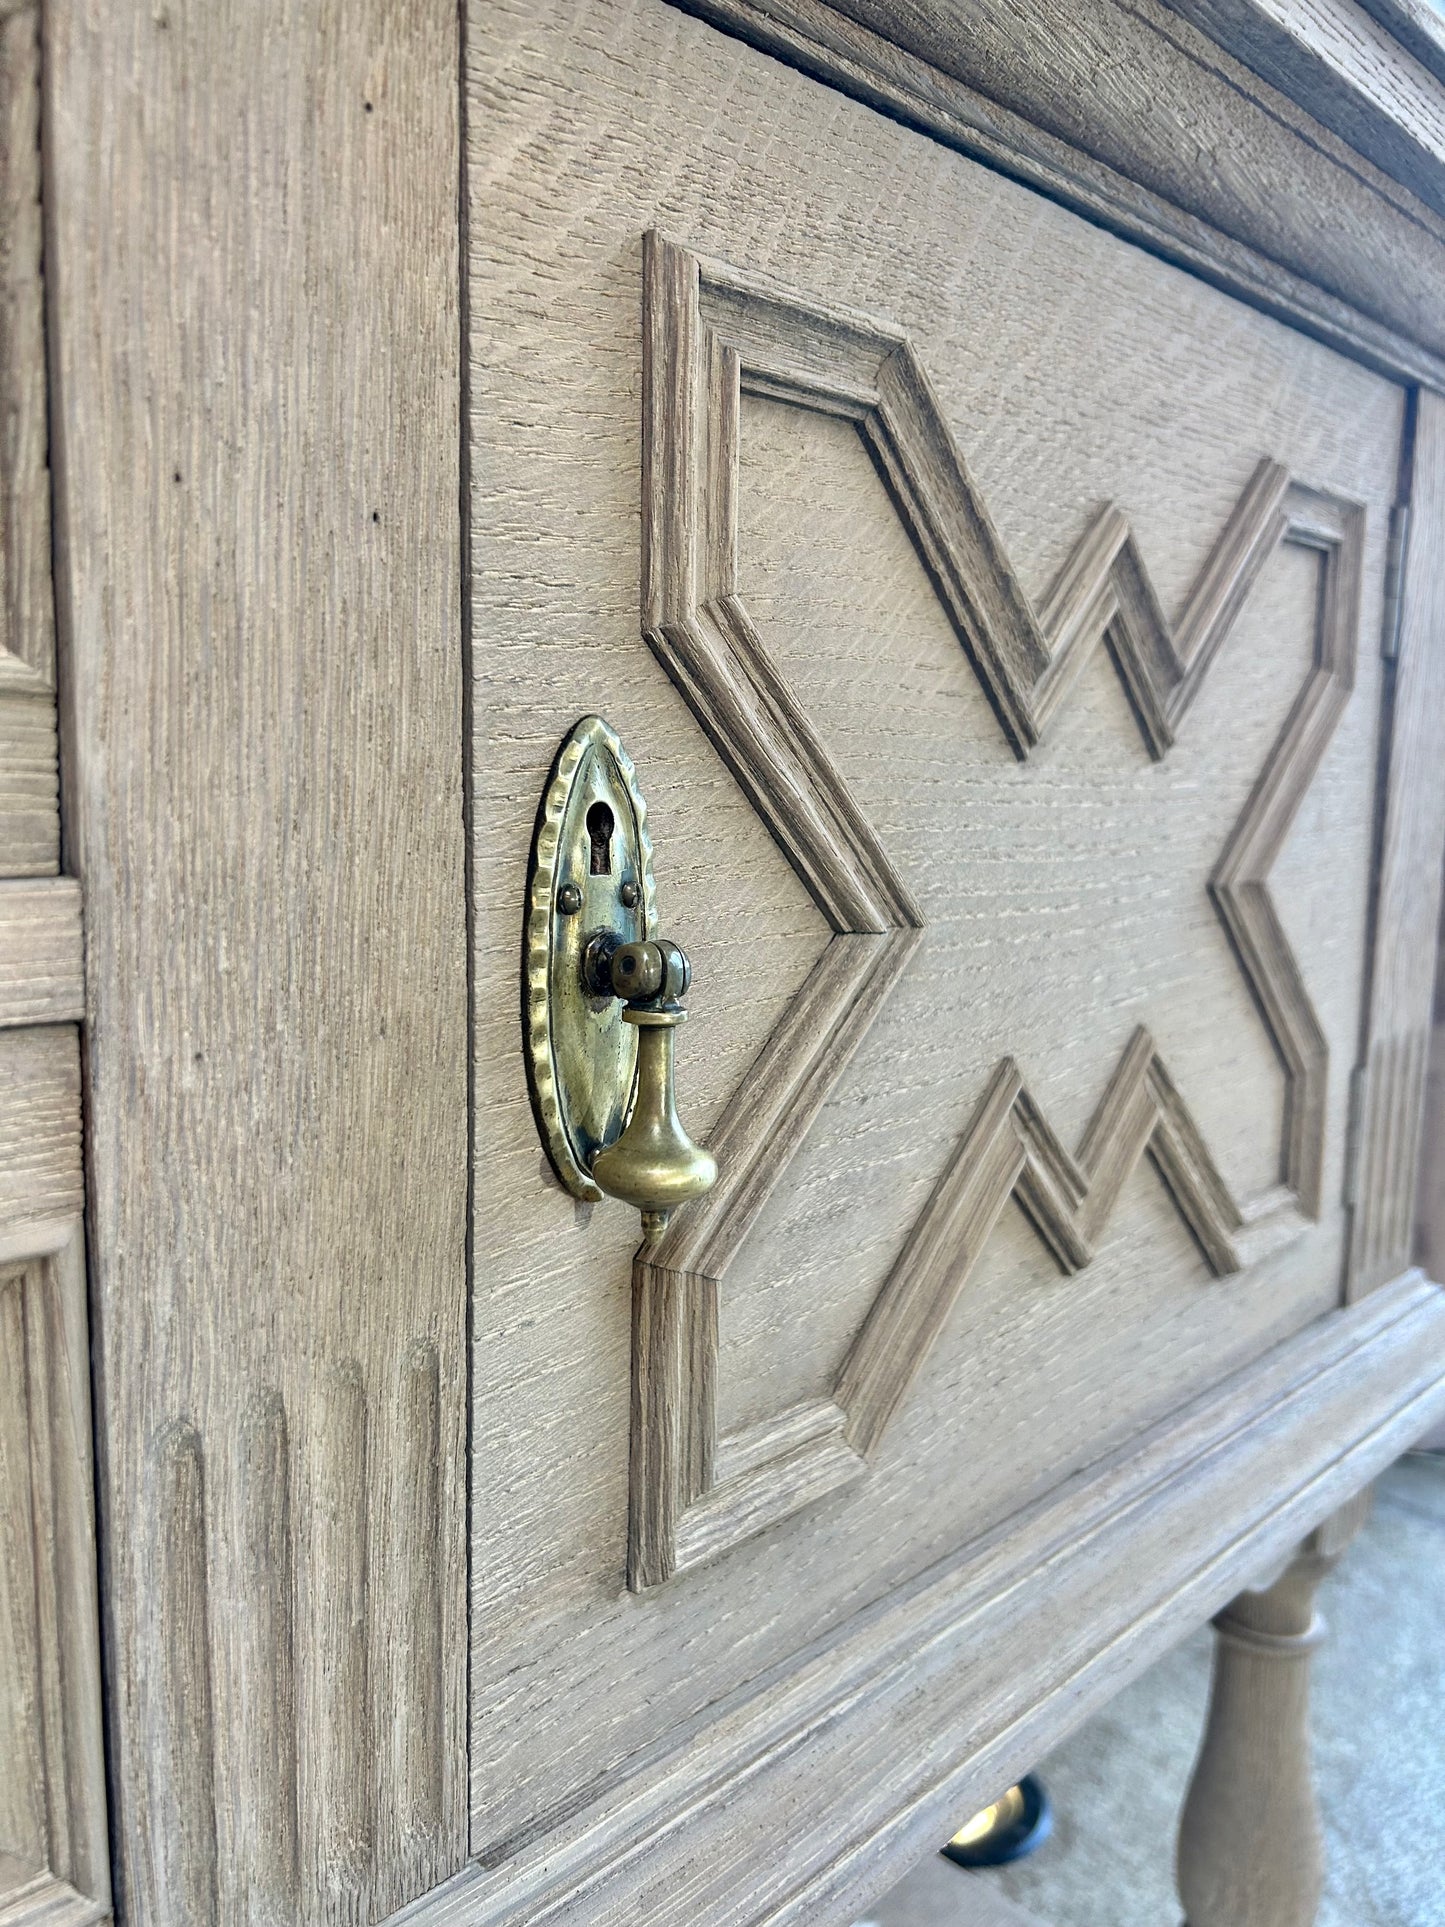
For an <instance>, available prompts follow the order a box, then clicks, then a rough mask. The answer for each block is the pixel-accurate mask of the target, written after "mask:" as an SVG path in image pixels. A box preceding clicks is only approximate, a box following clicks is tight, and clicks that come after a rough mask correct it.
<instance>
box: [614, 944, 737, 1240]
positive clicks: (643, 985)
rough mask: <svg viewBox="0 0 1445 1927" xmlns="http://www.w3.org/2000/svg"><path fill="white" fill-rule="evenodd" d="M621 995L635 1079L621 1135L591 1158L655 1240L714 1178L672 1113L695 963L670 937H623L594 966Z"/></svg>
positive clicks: (706, 1156)
mask: <svg viewBox="0 0 1445 1927" xmlns="http://www.w3.org/2000/svg"><path fill="white" fill-rule="evenodd" d="M593 968H594V970H595V971H597V973H598V974H599V975H600V974H601V972H602V971H603V970H605V972H606V980H607V982H608V983H609V985H610V988H611V990H612V993H613V995H614V996H616V997H620V998H621V999H622V1001H623V1011H622V1018H623V1022H624V1023H628V1024H635V1025H636V1026H637V1078H636V1082H635V1084H634V1085H633V1098H632V1115H631V1116H630V1117H629V1118H628V1120H627V1124H626V1126H625V1127H624V1129H623V1131H622V1133H621V1135H620V1136H619V1137H617V1138H616V1139H615V1140H614V1141H613V1142H612V1143H611V1144H609V1145H607V1146H606V1148H605V1149H603V1150H601V1151H599V1152H598V1153H597V1156H596V1157H595V1158H594V1159H593V1161H592V1176H593V1178H594V1179H595V1180H596V1182H597V1183H598V1185H600V1187H601V1188H602V1190H604V1191H606V1192H607V1193H608V1195H609V1196H610V1197H614V1198H621V1199H622V1200H623V1202H624V1203H626V1204H632V1205H636V1207H637V1209H638V1210H639V1211H640V1212H641V1213H642V1229H643V1234H644V1236H646V1237H649V1238H654V1237H656V1236H657V1235H658V1233H659V1232H660V1231H661V1230H662V1228H663V1226H664V1225H665V1224H666V1223H667V1220H668V1218H669V1216H670V1215H671V1214H672V1212H673V1211H674V1210H675V1209H676V1207H677V1206H678V1205H680V1204H686V1203H687V1201H688V1199H689V1198H698V1197H701V1196H702V1194H703V1192H704V1191H710V1190H711V1189H712V1187H713V1185H714V1184H716V1182H717V1163H716V1161H715V1160H714V1158H713V1156H712V1153H711V1152H710V1151H704V1150H703V1149H702V1147H701V1146H700V1145H697V1144H694V1143H693V1141H692V1139H691V1138H690V1137H689V1136H688V1134H687V1132H686V1131H685V1130H684V1129H683V1128H682V1123H681V1121H680V1120H679V1118H678V1115H677V1103H676V1100H675V1098H674V1096H673V1089H672V1051H673V1033H674V1031H675V1030H676V1029H677V1027H678V1025H679V1024H683V1023H686V1021H687V1012H686V1011H685V1010H684V1009H683V1008H682V1006H681V1004H680V1003H679V1001H678V999H679V998H680V997H682V996H683V995H684V994H685V992H686V990H687V987H688V985H689V984H690V983H691V981H692V966H691V965H690V964H689V963H688V960H687V958H686V957H685V956H684V955H683V953H682V951H681V950H679V948H678V947H677V945H676V944H675V943H667V942H666V941H661V940H660V941H658V942H656V943H624V944H620V945H619V946H618V947H617V948H616V949H615V950H612V951H610V952H609V953H608V955H607V957H606V959H605V962H604V960H603V959H601V958H598V959H597V960H596V962H595V963H594V966H593Z"/></svg>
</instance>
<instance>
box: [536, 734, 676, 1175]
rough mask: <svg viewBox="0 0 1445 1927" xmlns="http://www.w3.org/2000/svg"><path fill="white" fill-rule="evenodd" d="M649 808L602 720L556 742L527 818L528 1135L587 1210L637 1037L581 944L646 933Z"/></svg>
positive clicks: (618, 1123) (628, 1094)
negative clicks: (595, 980)
mask: <svg viewBox="0 0 1445 1927" xmlns="http://www.w3.org/2000/svg"><path fill="white" fill-rule="evenodd" d="M656 926H657V891H656V887H655V885H654V883H653V880H652V843H651V841H650V839H649V837H648V834H647V805H646V803H645V802H644V801H643V798H642V792H641V790H640V789H639V788H638V786H637V772H636V770H635V769H634V768H633V766H632V759H631V757H630V756H629V755H628V754H627V751H626V750H625V749H624V748H623V747H622V744H621V742H620V741H619V739H618V736H617V733H616V731H615V730H612V729H610V728H609V727H608V726H607V724H606V723H605V722H603V720H602V718H601V717H600V716H585V717H584V718H583V719H582V721H581V722H580V723H578V724H577V726H576V728H575V729H573V730H572V732H571V733H570V735H568V737H567V738H566V740H565V741H564V742H563V744H562V747H561V748H560V749H559V750H558V752H557V759H556V761H555V762H554V764H553V765H552V774H551V776H550V778H549V779H548V782H547V789H546V792H545V794H544V795H543V798H542V807H541V809H540V810H539V812H538V815H537V828H536V833H535V835H534V836H533V838H532V865H531V873H530V876H529V880H528V888H527V931H526V945H525V956H524V980H523V999H524V1016H525V1030H526V1039H527V1075H528V1081H529V1083H530V1086H531V1091H532V1108H533V1110H534V1111H535V1112H536V1116H537V1129H538V1130H539V1132H540V1133H541V1137H542V1142H543V1143H544V1144H545V1145H546V1147H547V1155H548V1157H549V1158H550V1159H551V1161H552V1168H553V1169H554V1170H555V1171H556V1173H557V1176H558V1178H559V1179H560V1181H561V1182H562V1184H563V1185H564V1186H565V1187H566V1189H567V1190H568V1191H570V1192H571V1193H572V1195H573V1196H574V1197H577V1198H586V1199H589V1200H592V1201H594V1202H595V1201H596V1200H598V1199H600V1198H601V1197H602V1192H601V1191H600V1190H599V1189H598V1187H597V1185H596V1184H595V1183H594V1182H593V1179H592V1160H593V1158H594V1157H595V1156H596V1155H597V1153H598V1151H599V1150H601V1149H602V1147H603V1146H604V1145H606V1144H610V1143H612V1142H613V1140H614V1139H615V1138H616V1137H617V1135H618V1133H619V1132H620V1131H621V1129H622V1127H623V1125H624V1124H625V1123H626V1121H627V1112H628V1110H629V1109H630V1107H631V1102H632V1087H633V1079H634V1075H635V1072H636V1067H637V1031H636V1027H635V1026H634V1025H631V1024H626V1023H624V1022H623V1020H622V1005H621V1003H620V1002H619V1001H618V999H617V998H616V997H615V996H614V995H612V994H611V993H610V992H608V993H607V994H606V995H597V994H594V993H593V992H592V991H590V990H589V988H588V984H587V979H586V975H585V967H586V962H587V952H588V947H589V945H594V944H597V943H599V941H600V942H602V943H606V942H608V941H615V942H616V943H634V942H638V941H640V940H642V939H645V938H650V937H652V936H653V935H654V934H655V931H656Z"/></svg>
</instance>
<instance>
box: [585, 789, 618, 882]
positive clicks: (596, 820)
mask: <svg viewBox="0 0 1445 1927" xmlns="http://www.w3.org/2000/svg"><path fill="white" fill-rule="evenodd" d="M612 830H613V817H612V812H611V810H609V809H608V807H607V805H606V804H605V803H594V804H593V805H592V807H591V809H590V810H588V812H587V834H588V836H589V837H590V838H591V840H592V861H591V864H590V866H589V867H590V869H591V871H592V874H593V876H595V877H610V876H611V874H612Z"/></svg>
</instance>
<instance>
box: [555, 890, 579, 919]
mask: <svg viewBox="0 0 1445 1927" xmlns="http://www.w3.org/2000/svg"><path fill="white" fill-rule="evenodd" d="M557 908H558V909H559V910H560V911H561V912H562V915H563V916H564V917H575V916H576V914H577V912H578V911H579V910H580V909H581V908H582V892H581V891H580V890H579V889H578V888H577V885H576V884H575V883H564V884H563V885H562V888H561V889H560V890H559V891H558V892H557Z"/></svg>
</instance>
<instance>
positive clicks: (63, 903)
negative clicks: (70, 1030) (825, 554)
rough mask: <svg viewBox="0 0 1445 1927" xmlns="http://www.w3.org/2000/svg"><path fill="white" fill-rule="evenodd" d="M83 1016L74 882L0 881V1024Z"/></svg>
mask: <svg viewBox="0 0 1445 1927" xmlns="http://www.w3.org/2000/svg"><path fill="white" fill-rule="evenodd" d="M84 1015H85V990H84V970H83V960H82V946H81V928H80V885H79V883H77V882H76V880H75V878H74V877H43V878H37V879H36V880H34V881H33V882H32V881H29V880H25V881H13V880H0V1029H5V1028H10V1027H13V1026H15V1025H19V1024H66V1023H78V1022H79V1021H80V1020H81V1018H83V1017H84Z"/></svg>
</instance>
